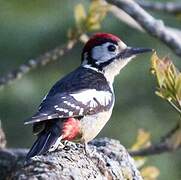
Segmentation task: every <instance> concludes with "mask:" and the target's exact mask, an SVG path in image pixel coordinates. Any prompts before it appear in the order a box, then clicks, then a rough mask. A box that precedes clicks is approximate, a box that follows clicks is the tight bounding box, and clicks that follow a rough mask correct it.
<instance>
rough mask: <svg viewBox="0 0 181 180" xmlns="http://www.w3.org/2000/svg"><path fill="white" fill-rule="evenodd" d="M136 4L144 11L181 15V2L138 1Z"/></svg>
mask: <svg viewBox="0 0 181 180" xmlns="http://www.w3.org/2000/svg"><path fill="white" fill-rule="evenodd" d="M136 2H137V3H138V4H139V5H140V6H141V7H143V8H144V9H148V10H154V11H163V12H167V13H170V14H177V13H181V3H180V2H153V1H152V2H151V1H145V0H136Z"/></svg>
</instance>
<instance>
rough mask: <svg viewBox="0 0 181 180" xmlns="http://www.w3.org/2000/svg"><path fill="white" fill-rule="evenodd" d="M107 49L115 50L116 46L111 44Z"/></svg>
mask: <svg viewBox="0 0 181 180" xmlns="http://www.w3.org/2000/svg"><path fill="white" fill-rule="evenodd" d="M107 49H108V51H111V52H114V51H115V50H116V47H115V46H114V45H109V46H108V47H107Z"/></svg>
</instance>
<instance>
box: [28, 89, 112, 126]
mask: <svg viewBox="0 0 181 180" xmlns="http://www.w3.org/2000/svg"><path fill="white" fill-rule="evenodd" d="M112 104H113V94H112V93H111V92H109V91H97V90H96V89H84V90H81V91H78V92H72V93H69V94H66V93H62V94H57V95H55V96H54V97H51V98H48V97H47V98H46V99H44V100H43V102H42V103H41V105H40V108H39V111H38V112H37V113H36V114H35V115H34V116H33V117H31V118H30V119H28V120H27V121H26V122H25V124H31V123H35V122H41V121H45V120H49V119H56V118H68V117H82V116H85V115H91V114H95V113H99V112H103V111H106V110H108V109H109V108H110V107H111V106H112Z"/></svg>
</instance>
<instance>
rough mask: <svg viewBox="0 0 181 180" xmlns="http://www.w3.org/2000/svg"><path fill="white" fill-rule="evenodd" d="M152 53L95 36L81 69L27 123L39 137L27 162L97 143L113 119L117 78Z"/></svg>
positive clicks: (105, 36) (52, 92)
mask: <svg viewBox="0 0 181 180" xmlns="http://www.w3.org/2000/svg"><path fill="white" fill-rule="evenodd" d="M150 51H152V49H149V48H132V47H128V46H127V45H126V44H125V43H124V42H123V41H121V39H120V38H118V37H117V36H115V35H113V34H108V33H97V34H95V35H93V36H92V37H91V38H90V39H89V40H88V42H87V43H86V44H85V46H84V48H83V51H82V56H81V59H82V61H81V65H80V66H79V67H78V68H77V69H75V70H74V71H73V72H71V73H69V74H68V75H67V76H65V77H64V78H62V79H61V80H59V81H58V82H57V83H56V84H55V85H54V86H53V87H52V88H51V90H50V91H49V93H48V94H47V96H45V98H44V99H43V100H42V102H41V104H40V106H39V109H38V111H37V113H36V114H35V115H33V116H32V117H31V118H29V119H28V120H27V121H25V124H33V133H34V134H36V135H37V140H36V141H35V143H34V145H33V146H32V148H31V149H30V151H29V153H28V154H27V159H29V158H31V157H33V156H36V155H41V154H44V153H46V152H48V151H52V150H55V149H57V147H58V145H60V144H61V142H64V141H71V142H76V143H87V142H89V141H91V140H92V139H94V138H95V137H96V136H97V134H98V133H99V132H100V131H101V129H102V128H103V127H104V125H105V124H106V123H107V121H108V120H109V119H110V117H111V114H112V110H113V106H114V102H115V95H114V90H113V81H114V78H115V76H116V75H118V74H119V72H120V70H121V69H122V68H123V67H124V66H125V65H126V64H127V63H128V62H130V61H131V59H133V58H134V57H135V56H136V55H137V54H140V53H144V52H150Z"/></svg>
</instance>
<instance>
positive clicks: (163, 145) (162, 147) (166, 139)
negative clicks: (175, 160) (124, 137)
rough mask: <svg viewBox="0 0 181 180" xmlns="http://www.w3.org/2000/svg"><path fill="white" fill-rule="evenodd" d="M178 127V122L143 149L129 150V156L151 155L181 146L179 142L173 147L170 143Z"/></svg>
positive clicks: (171, 150) (170, 150)
mask: <svg viewBox="0 0 181 180" xmlns="http://www.w3.org/2000/svg"><path fill="white" fill-rule="evenodd" d="M179 128H180V124H179V123H178V124H177V125H176V126H175V127H174V128H173V129H171V130H170V131H169V132H168V133H167V134H166V135H164V136H163V137H162V138H161V141H160V142H159V143H157V144H153V145H150V146H149V147H146V148H144V149H139V150H134V151H129V154H130V155H131V156H151V155H158V154H162V153H166V152H173V151H175V150H178V149H180V148H181V144H180V145H178V146H176V147H173V146H172V145H170V139H171V138H172V137H173V135H174V134H175V133H176V131H178V130H179Z"/></svg>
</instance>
